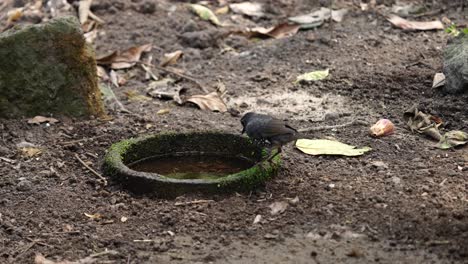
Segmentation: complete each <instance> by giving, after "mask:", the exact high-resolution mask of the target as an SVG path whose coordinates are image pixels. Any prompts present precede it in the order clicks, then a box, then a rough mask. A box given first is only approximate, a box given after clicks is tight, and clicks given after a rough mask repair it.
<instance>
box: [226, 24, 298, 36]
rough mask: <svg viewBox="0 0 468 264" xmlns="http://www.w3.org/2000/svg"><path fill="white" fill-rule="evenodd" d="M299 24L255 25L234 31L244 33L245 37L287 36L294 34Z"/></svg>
mask: <svg viewBox="0 0 468 264" xmlns="http://www.w3.org/2000/svg"><path fill="white" fill-rule="evenodd" d="M299 28H300V26H299V25H297V24H289V23H282V24H279V25H277V26H274V27H270V28H264V27H255V28H248V29H246V30H244V31H240V32H235V33H237V34H240V35H244V36H246V37H247V38H275V39H280V38H287V37H291V36H293V35H295V34H296V33H297V31H298V30H299Z"/></svg>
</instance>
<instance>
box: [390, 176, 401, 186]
mask: <svg viewBox="0 0 468 264" xmlns="http://www.w3.org/2000/svg"><path fill="white" fill-rule="evenodd" d="M392 182H393V183H394V184H396V185H398V184H400V183H401V179H400V178H399V177H397V176H393V177H392Z"/></svg>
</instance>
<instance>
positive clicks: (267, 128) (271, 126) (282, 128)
mask: <svg viewBox="0 0 468 264" xmlns="http://www.w3.org/2000/svg"><path fill="white" fill-rule="evenodd" d="M262 128H263V129H262V130H261V135H262V137H264V138H270V137H273V136H278V135H284V134H294V133H296V132H297V131H296V129H294V128H292V127H290V126H289V125H286V124H285V123H284V121H281V120H279V119H272V120H270V121H269V122H267V123H265V125H264V126H263V127H262Z"/></svg>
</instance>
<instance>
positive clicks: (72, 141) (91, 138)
mask: <svg viewBox="0 0 468 264" xmlns="http://www.w3.org/2000/svg"><path fill="white" fill-rule="evenodd" d="M103 136H105V135H99V136H95V137H90V138H82V139H77V140H71V141H64V142H60V144H63V145H71V144H75V143H80V142H82V141H87V140H94V139H97V138H100V137H103Z"/></svg>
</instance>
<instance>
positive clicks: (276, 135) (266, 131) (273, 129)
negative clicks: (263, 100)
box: [241, 112, 299, 160]
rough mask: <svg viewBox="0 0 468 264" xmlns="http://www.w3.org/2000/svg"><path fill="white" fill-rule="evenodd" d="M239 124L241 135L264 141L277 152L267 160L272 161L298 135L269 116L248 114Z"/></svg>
mask: <svg viewBox="0 0 468 264" xmlns="http://www.w3.org/2000/svg"><path fill="white" fill-rule="evenodd" d="M241 123H242V126H243V129H242V134H244V133H247V135H248V136H249V137H250V138H252V139H256V140H261V141H265V140H266V141H268V142H269V143H270V144H271V145H272V149H273V148H276V149H277V150H278V151H277V152H276V153H275V154H274V155H273V156H271V157H269V158H268V160H272V159H273V158H274V157H275V156H276V155H278V154H279V153H281V147H282V146H283V145H285V144H287V143H289V142H291V141H294V140H296V139H297V137H298V135H299V133H298V132H297V130H296V129H294V128H292V127H291V126H289V125H288V124H286V122H284V121H282V120H279V119H276V118H274V117H271V116H269V115H263V114H257V113H253V112H249V113H246V114H245V115H244V116H243V117H242V118H241Z"/></svg>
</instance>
